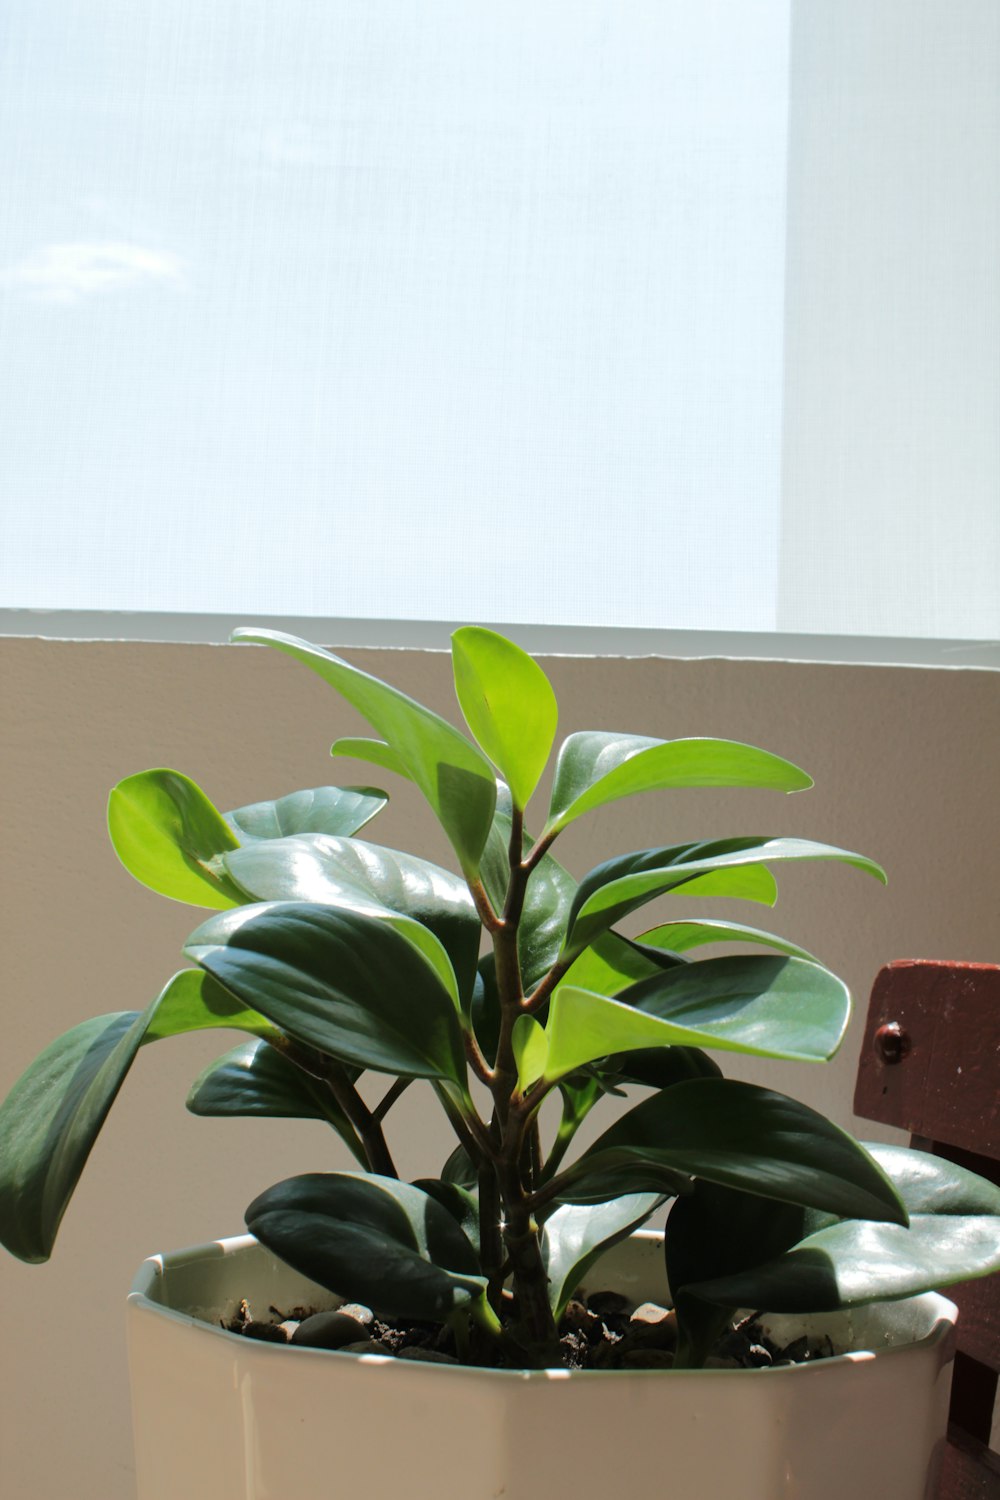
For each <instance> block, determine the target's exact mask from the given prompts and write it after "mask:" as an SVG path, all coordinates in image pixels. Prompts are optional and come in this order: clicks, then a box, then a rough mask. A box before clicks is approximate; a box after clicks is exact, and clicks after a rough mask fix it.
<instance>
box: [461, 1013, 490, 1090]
mask: <svg viewBox="0 0 1000 1500" xmlns="http://www.w3.org/2000/svg"><path fill="white" fill-rule="evenodd" d="M465 1058H466V1061H467V1062H468V1064H469V1067H470V1068H471V1069H472V1071H473V1073H475V1075H476V1077H477V1078H478V1079H479V1081H480V1082H481V1083H489V1081H490V1079H491V1078H492V1076H493V1071H492V1069H491V1068H490V1065H489V1063H488V1062H487V1061H486V1059H485V1057H484V1056H483V1054H482V1051H481V1049H480V1046H479V1043H478V1042H477V1041H476V1037H475V1033H474V1032H473V1031H472V1029H471V1027H470V1028H469V1030H468V1031H467V1032H466V1033H465Z"/></svg>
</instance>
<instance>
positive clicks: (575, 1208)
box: [542, 1193, 663, 1322]
mask: <svg viewBox="0 0 1000 1500" xmlns="http://www.w3.org/2000/svg"><path fill="white" fill-rule="evenodd" d="M662 1202H663V1199H662V1197H661V1196H660V1195H659V1194H657V1193H637V1194H631V1193H630V1194H627V1195H626V1196H625V1197H622V1198H619V1199H617V1200H616V1201H614V1202H611V1203H599V1204H596V1205H593V1206H590V1205H586V1206H585V1205H583V1204H565V1205H564V1206H563V1207H562V1208H557V1209H556V1211H555V1213H554V1214H550V1215H549V1217H548V1218H547V1219H546V1221H545V1227H544V1229H543V1231H542V1259H543V1260H544V1262H545V1270H546V1274H547V1275H548V1278H549V1302H550V1304H551V1306H552V1312H553V1315H554V1317H555V1319H556V1321H557V1322H558V1320H559V1319H560V1318H561V1317H562V1315H563V1312H564V1311H565V1308H566V1304H567V1302H568V1301H569V1300H570V1298H571V1297H572V1295H573V1293H574V1292H575V1291H576V1289H577V1287H578V1286H579V1285H580V1283H581V1282H582V1281H583V1279H584V1277H585V1276H586V1275H587V1272H588V1271H589V1270H590V1268H591V1266H592V1265H594V1263H595V1262H596V1261H598V1260H599V1259H600V1257H601V1256H602V1255H603V1254H604V1252H605V1251H606V1250H610V1249H611V1246H612V1245H617V1243H618V1241H619V1240H623V1239H624V1238H625V1236H626V1235H628V1234H631V1233H632V1231H633V1229H638V1228H639V1226H640V1225H642V1224H645V1222H646V1220H647V1219H648V1218H649V1216H650V1214H652V1213H653V1212H654V1211H655V1210H656V1208H657V1207H658V1206H659V1205H660V1204H661V1203H662Z"/></svg>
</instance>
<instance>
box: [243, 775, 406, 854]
mask: <svg viewBox="0 0 1000 1500" xmlns="http://www.w3.org/2000/svg"><path fill="white" fill-rule="evenodd" d="M388 800H389V798H388V797H387V796H386V794H385V792H380V791H378V790H376V788H375V787H370V786H317V787H314V788H313V789H312V790H311V791H307V792H291V793H290V794H289V796H287V797H279V798H278V799H277V801H275V802H254V803H252V804H251V805H250V806H249V807H238V808H237V809H236V810H235V812H229V813H226V814H225V819H226V822H227V823H228V824H229V826H230V828H231V829H232V830H233V832H234V833H235V835H236V838H237V840H238V842H239V843H240V844H249V843H253V842H255V841H256V840H258V839H283V838H288V837H289V835H291V834H295V833H333V834H338V835H340V836H341V837H347V836H349V835H350V834H352V833H357V831H358V829H359V828H363V827H364V826H365V824H366V823H370V822H371V820H372V818H374V816H375V814H376V813H378V812H380V811H381V810H382V808H383V807H384V806H385V804H386V803H387V802H388Z"/></svg>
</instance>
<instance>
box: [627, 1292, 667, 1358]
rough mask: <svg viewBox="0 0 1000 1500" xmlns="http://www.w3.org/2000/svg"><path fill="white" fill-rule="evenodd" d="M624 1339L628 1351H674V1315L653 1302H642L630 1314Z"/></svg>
mask: <svg viewBox="0 0 1000 1500" xmlns="http://www.w3.org/2000/svg"><path fill="white" fill-rule="evenodd" d="M625 1338H626V1340H627V1342H628V1346H629V1348H630V1349H675V1348H676V1347H677V1318H676V1315H675V1314H674V1313H672V1312H670V1311H669V1310H668V1309H667V1308H665V1307H660V1306H658V1304H657V1303H655V1302H644V1303H643V1304H642V1306H641V1307H637V1308H636V1310H635V1312H634V1313H633V1314H632V1317H631V1318H630V1320H629V1325H628V1328H627V1329H626V1332H625Z"/></svg>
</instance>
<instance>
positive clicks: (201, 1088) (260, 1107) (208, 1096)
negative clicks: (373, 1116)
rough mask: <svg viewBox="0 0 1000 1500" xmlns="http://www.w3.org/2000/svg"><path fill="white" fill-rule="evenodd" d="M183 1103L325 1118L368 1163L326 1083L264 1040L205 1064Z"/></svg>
mask: <svg viewBox="0 0 1000 1500" xmlns="http://www.w3.org/2000/svg"><path fill="white" fill-rule="evenodd" d="M206 977H207V976H206ZM187 1107H188V1109H189V1110H190V1111H191V1113H192V1114H193V1115H210V1116H214V1117H220V1116H221V1117H227V1116H233V1115H256V1116H267V1117H268V1118H271V1119H295V1120H323V1121H325V1122H326V1123H327V1124H328V1125H332V1126H333V1128H334V1130H336V1132H337V1134H338V1135H339V1136H340V1137H341V1139H342V1140H343V1141H344V1142H345V1143H346V1145H347V1146H348V1147H349V1149H350V1151H351V1153H352V1154H353V1156H354V1157H355V1158H356V1159H357V1160H358V1161H359V1162H360V1163H361V1165H362V1166H365V1165H366V1157H365V1151H364V1147H363V1146H362V1144H361V1142H360V1140H359V1139H358V1136H357V1133H356V1132H355V1130H354V1127H353V1126H352V1125H351V1123H350V1121H349V1120H348V1119H347V1116H346V1115H345V1114H344V1112H343V1111H342V1110H341V1108H340V1106H339V1105H338V1104H337V1102H336V1100H335V1099H334V1097H333V1094H332V1093H331V1092H330V1090H329V1089H328V1088H327V1086H326V1084H324V1083H321V1082H320V1080H319V1079H318V1078H313V1077H312V1076H311V1075H310V1074H308V1073H306V1072H304V1071H303V1069H301V1068H298V1067H296V1066H295V1064H294V1063H291V1062H289V1061H288V1059H287V1058H286V1057H285V1056H283V1054H282V1053H281V1052H280V1051H278V1049H277V1048H276V1047H272V1046H271V1045H270V1044H269V1043H268V1042H243V1043H241V1045H240V1046H239V1047H234V1048H233V1050H232V1051H231V1052H227V1053H225V1055H224V1056H222V1057H220V1058H217V1059H216V1060H215V1062H212V1063H209V1065H208V1067H207V1068H205V1070H204V1071H203V1072H202V1073H201V1074H200V1075H199V1077H198V1078H196V1079H195V1081H194V1083H193V1084H192V1085H191V1090H190V1092H189V1094H188V1097H187Z"/></svg>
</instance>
